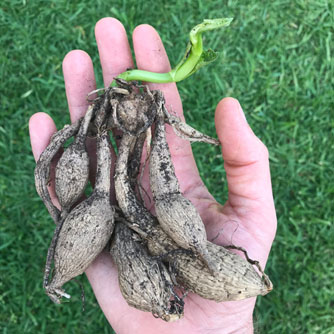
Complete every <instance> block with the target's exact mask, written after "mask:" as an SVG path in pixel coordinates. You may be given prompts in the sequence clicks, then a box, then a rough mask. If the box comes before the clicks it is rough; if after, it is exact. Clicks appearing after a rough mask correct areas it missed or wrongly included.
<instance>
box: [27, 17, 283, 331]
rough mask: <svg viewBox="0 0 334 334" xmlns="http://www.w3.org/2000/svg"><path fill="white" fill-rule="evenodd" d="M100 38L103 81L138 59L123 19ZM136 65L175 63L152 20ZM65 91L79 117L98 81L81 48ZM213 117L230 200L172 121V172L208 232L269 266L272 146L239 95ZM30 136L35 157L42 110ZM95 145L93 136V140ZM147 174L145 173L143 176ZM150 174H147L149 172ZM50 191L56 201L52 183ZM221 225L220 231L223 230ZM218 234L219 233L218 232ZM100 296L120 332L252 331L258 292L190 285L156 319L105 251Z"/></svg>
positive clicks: (48, 125) (100, 27)
mask: <svg viewBox="0 0 334 334" xmlns="http://www.w3.org/2000/svg"><path fill="white" fill-rule="evenodd" d="M95 34H96V40H97V45H98V49H99V54H100V61H101V65H102V70H103V79H104V84H105V86H108V85H109V84H110V82H111V81H112V80H113V78H114V77H115V76H117V75H118V74H119V73H121V72H123V71H125V70H126V69H127V68H130V67H133V60H132V57H131V52H130V47H129V44H128V40H127V37H126V33H125V30H124V27H123V26H122V24H121V23H120V22H119V21H117V20H116V19H112V18H105V19H102V20H100V21H99V22H98V23H97V24H96V28H95ZM133 45H134V51H135V56H136V63H137V66H138V68H141V69H144V70H150V71H155V72H167V71H169V70H170V65H169V62H168V58H167V55H166V52H165V50H164V47H163V45H162V42H161V40H160V38H159V36H158V34H157V32H156V31H155V30H154V29H153V28H152V27H150V26H148V25H141V26H138V27H137V28H136V29H135V31H134V32H133ZM63 72H64V79H65V87H66V95H67V100H68V104H69V111H70V115H71V121H72V122H74V121H76V120H77V119H79V118H80V117H82V116H83V115H84V113H85V111H86V109H87V102H86V96H87V94H88V93H89V92H90V91H92V90H94V89H95V78H94V71H93V65H92V61H91V59H90V57H89V56H88V55H87V54H86V53H85V52H83V51H80V50H74V51H71V52H69V53H68V54H67V55H66V57H65V59H64V61H63ZM149 86H150V87H151V89H160V90H162V91H163V93H164V96H165V99H166V105H167V107H169V108H171V109H172V111H173V113H176V114H177V115H179V116H182V105H181V100H180V97H179V94H178V91H177V88H176V85H175V84H150V85H149ZM215 123H216V129H217V134H218V137H219V140H220V142H221V143H222V154H223V158H224V167H225V170H226V176H227V181H228V190H229V194H228V201H227V202H226V203H225V205H224V206H222V205H220V204H218V203H217V202H216V201H215V200H214V198H213V197H212V196H211V195H210V194H209V192H208V190H207V189H206V188H205V186H204V184H203V182H202V180H201V179H200V177H199V174H198V170H197V167H196V163H195V161H194V158H193V155H192V151H191V146H190V144H189V143H188V142H187V141H185V140H182V139H180V138H178V137H177V136H176V135H175V134H174V133H173V131H171V129H170V128H167V140H168V143H169V147H170V151H171V155H172V159H173V163H174V166H175V172H176V175H177V177H178V179H179V182H180V186H181V190H182V192H183V194H184V195H185V197H187V198H188V199H190V200H191V201H192V202H193V204H195V206H196V207H197V209H198V211H199V213H200V215H201V217H202V219H203V221H204V223H205V225H206V229H207V235H208V239H209V240H213V239H214V242H215V243H218V244H222V245H226V244H230V243H232V242H233V244H235V245H237V246H240V247H244V248H245V249H246V250H247V251H248V254H249V256H250V257H251V258H253V259H256V260H259V261H260V264H261V265H262V267H264V265H265V262H266V260H267V257H268V254H269V250H270V247H271V244H272V241H273V238H274V235H275V230H276V215H275V208H274V203H273V198H272V190H271V181H270V171H269V161H268V152H267V149H266V147H265V146H264V145H263V143H262V142H261V141H260V140H259V139H258V138H257V137H256V136H255V135H254V134H253V132H252V130H251V129H250V127H249V126H248V124H247V121H246V119H245V117H244V114H243V112H242V110H241V107H240V105H239V103H238V102H237V101H236V100H234V99H232V98H226V99H223V100H222V101H221V102H220V103H219V104H218V106H217V109H216V116H215ZM29 128H30V136H31V144H32V150H33V154H34V157H35V159H36V160H37V159H38V157H39V156H40V154H41V153H42V151H43V150H44V149H45V147H46V146H47V145H48V143H49V140H50V137H51V135H52V134H53V133H54V132H55V131H56V127H55V124H54V122H53V120H52V119H51V118H50V117H49V116H48V115H47V114H44V113H36V114H35V115H33V116H32V117H31V120H30V124H29ZM88 146H89V147H88V149H89V150H94V143H93V142H92V141H90V142H89V143H88ZM144 182H145V179H144ZM146 182H147V180H146ZM50 192H51V197H52V199H53V200H54V201H56V198H55V195H54V191H53V189H52V186H51V188H50ZM222 231H223V233H220V232H222ZM217 236H218V237H217ZM86 274H87V277H88V279H89V281H90V283H91V285H92V287H93V290H94V293H95V295H96V297H97V300H98V302H99V304H100V306H101V308H102V310H103V312H104V313H105V315H106V317H107V319H108V321H109V322H110V324H111V326H112V327H113V328H114V330H115V331H116V332H117V333H118V334H121V333H138V334H140V333H145V334H149V333H169V334H172V333H209V332H210V333H252V331H253V330H252V328H253V324H252V313H253V309H254V304H255V298H250V299H246V300H242V301H235V302H223V303H216V302H214V301H209V300H205V299H203V298H201V297H199V296H197V295H195V294H192V293H189V294H188V296H187V297H186V299H185V316H184V318H183V319H181V320H179V321H177V322H175V323H166V322H164V321H162V320H161V319H155V318H154V317H153V316H152V314H150V313H147V312H142V311H139V310H136V309H134V308H132V307H129V306H128V305H127V303H126V301H125V300H124V298H123V297H122V295H121V293H120V290H119V286H118V278H117V269H116V268H115V265H114V263H113V262H112V260H111V257H110V255H109V254H107V253H102V254H101V255H100V256H99V257H98V258H97V259H96V260H95V261H94V262H93V263H92V264H91V265H90V266H89V268H88V269H87V270H86Z"/></svg>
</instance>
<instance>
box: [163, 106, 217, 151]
mask: <svg viewBox="0 0 334 334" xmlns="http://www.w3.org/2000/svg"><path fill="white" fill-rule="evenodd" d="M163 111H164V114H165V120H166V123H168V124H169V125H171V126H172V128H173V130H174V132H175V133H176V135H178V136H179V137H180V138H182V139H186V140H189V141H192V142H203V143H207V144H212V145H220V142H219V140H217V139H214V138H211V137H209V136H207V135H206V134H204V133H201V132H200V131H198V130H196V129H194V128H193V127H191V126H190V125H189V124H187V123H185V122H182V121H181V120H180V119H179V118H178V117H177V116H174V115H171V114H170V113H169V112H168V111H167V109H166V108H165V106H163Z"/></svg>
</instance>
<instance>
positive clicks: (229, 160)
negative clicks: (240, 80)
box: [215, 98, 275, 213]
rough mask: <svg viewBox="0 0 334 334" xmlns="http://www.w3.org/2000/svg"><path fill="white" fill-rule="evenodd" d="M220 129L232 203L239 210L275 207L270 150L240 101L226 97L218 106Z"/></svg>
mask: <svg viewBox="0 0 334 334" xmlns="http://www.w3.org/2000/svg"><path fill="white" fill-rule="evenodd" d="M215 122H216V129H217V134H218V137H219V140H220V142H221V143H222V154H223V158H224V166H225V170H226V177H227V182H228V190H229V203H230V204H231V205H232V207H233V208H234V209H236V210H239V213H242V211H241V210H242V209H243V208H249V207H251V206H253V205H259V203H260V205H262V206H263V209H265V208H266V207H267V209H268V210H269V211H271V212H275V210H273V196H272V188H271V179H270V170H269V159H268V150H267V148H266V147H265V145H264V144H263V143H262V142H261V141H260V140H259V139H258V138H257V137H256V136H255V135H254V133H253V131H252V130H251V128H250V127H249V125H248V123H247V121H246V118H245V115H244V113H243V111H242V109H241V106H240V104H239V102H238V101H237V100H235V99H233V98H225V99H223V100H222V101H220V103H219V104H218V106H217V109H216V116H215Z"/></svg>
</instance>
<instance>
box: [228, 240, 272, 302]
mask: <svg viewBox="0 0 334 334" xmlns="http://www.w3.org/2000/svg"><path fill="white" fill-rule="evenodd" d="M225 248H227V249H235V250H239V251H241V252H243V253H244V255H245V257H246V260H247V262H249V263H250V264H252V265H254V266H255V267H256V268H257V269H258V270H259V272H260V273H261V274H262V280H263V282H264V284H265V286H266V288H267V289H266V290H263V293H262V296H264V295H266V294H267V293H269V292H270V291H271V290H272V289H273V287H274V286H273V283H272V282H271V281H270V279H269V276H268V275H266V274H265V273H264V271H263V269H262V267H261V265H260V263H259V261H256V260H252V259H251V258H250V257H249V256H248V253H247V251H246V249H245V248H243V247H239V246H234V245H228V246H225Z"/></svg>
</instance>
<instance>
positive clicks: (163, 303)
mask: <svg viewBox="0 0 334 334" xmlns="http://www.w3.org/2000/svg"><path fill="white" fill-rule="evenodd" d="M110 253H111V255H112V257H113V259H114V261H115V263H116V265H117V268H118V281H119V286H120V290H121V292H122V295H123V297H124V299H125V300H126V301H127V303H128V304H129V305H130V306H133V307H135V308H137V309H139V310H142V311H146V312H151V313H152V314H153V315H154V316H157V317H159V318H161V319H163V320H165V321H167V322H171V321H176V320H178V319H180V318H182V317H183V302H182V300H180V299H179V298H178V296H177V295H176V294H175V293H174V291H173V283H172V280H171V277H170V275H169V273H168V271H167V269H166V268H165V266H164V265H163V264H162V263H161V262H160V263H159V261H158V260H157V259H156V258H153V257H151V256H150V255H149V254H148V252H147V250H146V247H145V246H144V245H143V243H142V242H141V241H140V240H139V236H138V235H136V233H135V232H133V231H131V230H130V229H129V228H128V227H126V226H125V225H124V224H122V223H117V224H116V227H115V233H114V237H113V241H112V243H111V247H110ZM173 296H175V297H176V299H174V300H173V299H172V297H173Z"/></svg>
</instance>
